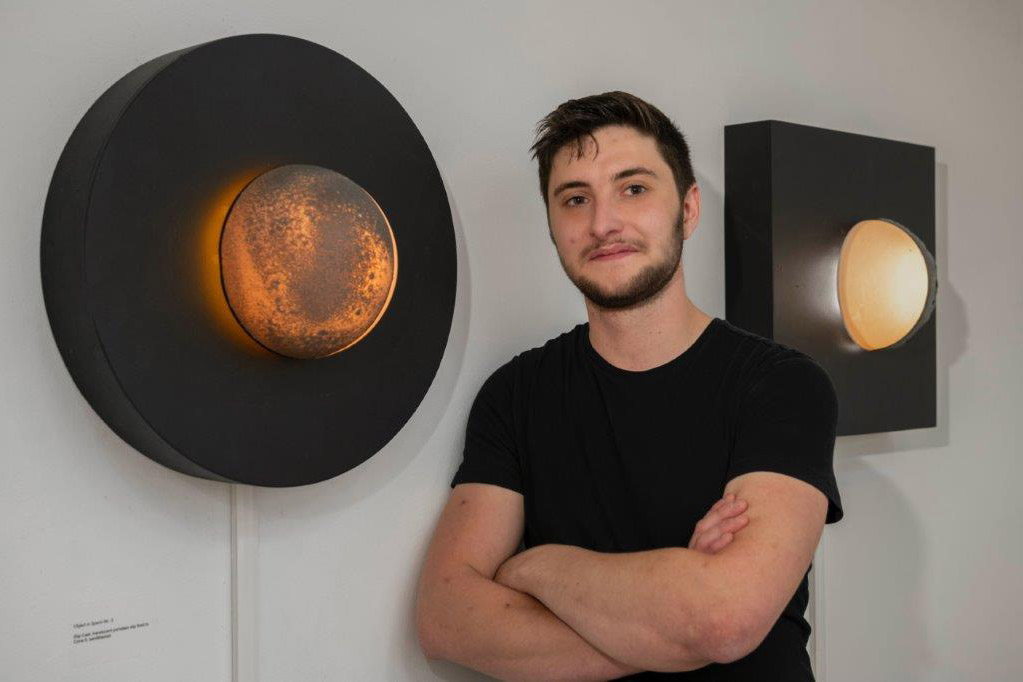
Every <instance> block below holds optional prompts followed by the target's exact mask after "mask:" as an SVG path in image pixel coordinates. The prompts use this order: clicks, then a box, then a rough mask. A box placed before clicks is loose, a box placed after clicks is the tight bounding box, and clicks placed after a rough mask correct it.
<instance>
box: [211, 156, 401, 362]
mask: <svg viewBox="0 0 1023 682" xmlns="http://www.w3.org/2000/svg"><path fill="white" fill-rule="evenodd" d="M220 261H221V275H222V279H223V284H224V292H225V294H226V296H227V300H228V303H229V304H230V306H231V310H232V311H233V312H234V314H235V317H237V319H238V321H239V322H240V323H241V325H242V326H243V327H244V328H245V330H246V331H247V332H248V333H249V335H250V336H252V337H253V338H254V339H255V340H256V341H258V342H259V343H261V344H262V345H264V346H265V347H267V348H269V349H270V350H272V351H274V352H276V353H280V354H281V355H286V356H289V357H293V358H321V357H325V356H328V355H332V354H334V353H338V352H340V351H342V350H344V349H345V348H348V347H350V346H352V345H353V344H355V343H357V342H358V341H359V340H360V339H362V338H363V337H364V336H366V335H367V334H368V333H369V332H370V331H371V330H372V329H373V327H374V326H375V325H376V323H377V322H378V321H379V320H380V318H381V317H382V316H383V314H384V312H385V310H386V309H387V304H388V302H389V301H390V299H391V295H392V293H393V292H394V284H395V280H396V277H397V271H398V256H397V248H396V245H395V242H394V235H393V234H392V232H391V228H390V226H389V224H388V222H387V217H386V216H385V215H384V214H383V212H382V211H381V210H380V207H379V206H378V205H377V203H376V202H375V201H374V200H373V197H371V196H370V195H369V193H367V192H366V191H365V190H363V189H362V187H360V186H359V185H358V184H356V183H355V182H353V181H352V180H350V179H348V178H347V177H345V176H344V175H342V174H341V173H337V172H335V171H332V170H329V169H327V168H321V167H319V166H311V165H303V164H292V165H287V166H279V167H277V168H274V169H273V170H270V171H268V172H266V173H263V174H262V175H260V176H259V177H257V178H256V179H255V180H253V181H252V182H251V183H249V185H248V186H247V187H246V188H245V189H244V190H243V191H242V192H241V194H239V195H238V198H237V199H236V200H235V202H234V205H233V206H232V207H231V211H230V213H229V214H228V216H227V220H226V221H225V223H224V231H223V235H222V237H221V242H220Z"/></svg>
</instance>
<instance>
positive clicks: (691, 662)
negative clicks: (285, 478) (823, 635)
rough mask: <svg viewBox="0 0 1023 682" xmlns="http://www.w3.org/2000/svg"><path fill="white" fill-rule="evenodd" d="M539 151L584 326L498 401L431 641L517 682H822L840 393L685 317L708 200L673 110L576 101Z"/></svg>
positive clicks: (451, 531) (427, 638) (527, 364)
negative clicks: (825, 572)
mask: <svg viewBox="0 0 1023 682" xmlns="http://www.w3.org/2000/svg"><path fill="white" fill-rule="evenodd" d="M532 150H533V152H534V156H535V157H536V158H537V160H538V162H539V174H540V189H541V192H542V194H543V198H544V202H545V204H546V206H547V218H548V226H549V230H550V236H551V240H552V241H553V243H554V245H555V247H556V249H557V252H558V257H559V259H560V261H561V264H562V266H563V268H564V270H565V273H566V274H567V275H568V278H569V279H570V280H571V281H572V282H573V284H575V286H576V287H577V288H578V289H579V290H580V291H581V292H582V294H583V296H584V297H585V303H586V312H587V318H588V322H587V323H584V324H580V325H578V326H576V327H575V328H573V329H572V330H570V331H568V332H565V333H564V334H561V335H560V336H558V337H557V338H554V339H551V340H550V341H548V342H547V343H545V344H544V345H543V346H541V347H537V348H533V349H530V350H527V351H525V352H522V353H520V354H518V355H516V356H515V357H514V358H512V359H511V360H510V361H508V362H507V363H505V364H504V365H502V366H501V367H499V368H498V369H497V370H496V371H495V372H494V373H493V374H492V375H491V376H490V377H489V378H488V379H487V380H486V382H485V383H484V384H483V387H482V388H481V389H480V391H479V394H478V395H477V397H476V400H475V401H474V403H473V406H472V409H471V410H470V414H469V421H468V426H467V429H466V441H465V450H464V454H463V461H462V463H461V466H460V467H459V469H458V471H457V473H456V474H455V477H454V480H453V481H452V483H451V485H452V487H453V490H452V492H451V497H450V499H449V501H448V503H447V505H446V507H445V509H444V511H443V514H442V515H441V519H440V521H439V523H438V526H437V528H436V531H435V533H434V537H433V540H432V543H431V546H430V549H429V551H428V553H427V557H426V562H425V565H424V567H423V572H422V576H421V578H420V584H419V594H418V602H417V621H418V623H417V625H418V631H419V639H420V643H421V646H422V647H423V649H424V651H425V653H426V655H427V656H428V657H430V658H444V659H449V660H452V661H455V662H458V663H461V664H463V665H466V666H469V667H471V668H474V669H476V670H480V671H483V672H485V673H487V674H490V675H492V676H495V677H498V678H502V679H527V680H541V679H559V680H560V679H565V680H569V679H571V680H599V679H612V678H621V677H626V676H634V677H636V678H641V677H643V678H645V677H657V676H662V677H664V676H666V677H673V676H674V677H677V678H680V679H694V680H696V679H698V680H777V681H790V680H792V681H795V680H812V679H813V675H812V673H811V670H810V661H809V658H808V656H807V653H806V648H805V647H806V642H807V639H808V636H809V625H808V624H807V622H806V620H805V618H804V615H803V614H804V612H805V609H806V605H807V599H808V590H807V577H806V576H807V573H808V571H809V568H810V563H811V560H812V558H813V552H814V549H815V548H816V546H817V542H818V540H819V539H820V535H821V532H822V530H823V527H824V524H825V523H826V522H827V523H833V522H835V521H838V520H839V519H841V518H842V515H843V512H842V508H841V500H840V498H839V492H838V487H837V485H836V482H835V477H834V473H833V469H832V452H833V448H834V442H835V426H836V421H837V400H836V396H835V391H834V387H833V385H832V383H831V381H830V379H829V378H828V376H827V374H826V373H825V372H824V370H823V369H821V367H820V366H819V365H818V364H817V363H816V362H814V361H813V360H812V359H811V358H810V357H809V356H807V355H805V354H803V353H801V352H799V351H797V350H795V349H792V348H789V347H786V346H784V345H782V344H779V343H776V342H774V341H771V340H769V339H765V338H762V337H759V336H756V335H754V334H752V333H749V332H747V331H744V330H742V329H739V328H736V327H734V326H733V325H731V324H729V323H728V322H726V321H725V320H722V319H720V318H717V317H714V318H712V317H710V316H709V315H707V314H706V313H704V312H703V311H702V310H700V309H699V308H697V307H696V306H695V305H694V304H693V303H692V301H690V300H689V298H688V296H687V295H686V289H685V281H684V278H683V269H682V266H681V254H682V247H683V243H684V241H685V240H686V239H688V238H689V237H691V236H692V234H693V232H694V231H695V230H696V226H697V224H698V222H699V218H700V191H699V187H698V186H697V184H696V182H695V179H694V176H693V172H692V168H691V166H690V161H689V150H688V146H687V145H686V142H685V140H684V138H683V136H682V134H681V133H680V132H679V131H678V129H677V128H676V127H675V125H674V124H673V123H672V122H671V121H670V119H668V118H667V117H666V116H665V115H664V114H663V113H661V112H660V111H659V110H658V109H657V108H655V107H653V106H651V105H650V104H648V103H646V102H644V101H642V100H640V99H639V98H636V97H634V96H632V95H629V94H628V93H624V92H609V93H604V94H601V95H595V96H591V97H585V98H582V99H577V100H570V101H568V102H565V103H564V104H562V105H561V106H559V107H558V108H557V109H556V110H555V111H553V112H552V113H551V114H549V115H548V116H547V117H545V118H544V119H543V120H542V121H541V122H540V124H539V125H538V127H537V139H536V142H535V144H534V145H533V148H532ZM719 498H720V499H719ZM715 500H717V502H715ZM708 509H709V511H708ZM701 517H703V518H702V519H701ZM520 540H521V541H522V544H523V545H524V547H525V550H524V551H521V552H519V553H515V552H516V549H518V548H519V543H520Z"/></svg>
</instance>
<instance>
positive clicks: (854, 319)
mask: <svg viewBox="0 0 1023 682" xmlns="http://www.w3.org/2000/svg"><path fill="white" fill-rule="evenodd" d="M936 292H937V275H936V272H935V267H934V257H933V256H932V255H931V254H930V252H929V251H928V250H927V247H926V246H924V244H923V242H921V241H920V239H919V238H918V237H917V236H916V235H914V234H913V233H912V232H910V231H909V230H907V229H906V228H905V227H903V226H902V225H900V224H899V223H897V222H895V221H894V220H887V219H881V220H863V221H860V222H858V223H856V224H855V225H854V226H853V228H852V229H851V230H849V234H848V235H846V237H845V240H844V241H843V243H842V251H841V255H840V256H839V261H838V300H839V307H840V308H841V311H842V322H843V323H844V324H845V329H846V331H848V332H849V336H850V337H852V339H853V341H855V342H856V343H857V344H858V345H859V346H860V347H861V348H864V349H866V350H878V349H881V348H890V347H894V346H897V345H899V344H901V343H905V341H906V340H907V339H909V338H910V337H911V336H912V335H913V334H914V333H916V331H917V330H918V329H920V327H922V326H923V325H924V323H925V322H927V320H928V319H930V316H931V313H932V312H933V311H934V301H935V295H936Z"/></svg>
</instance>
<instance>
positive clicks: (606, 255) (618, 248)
mask: <svg viewBox="0 0 1023 682" xmlns="http://www.w3.org/2000/svg"><path fill="white" fill-rule="evenodd" d="M635 251H636V249H634V248H633V247H631V246H629V245H627V244H615V245H613V246H605V247H604V248H602V249H597V250H596V251H594V252H593V253H592V254H590V260H600V261H604V260H617V259H619V258H624V257H625V256H628V255H629V254H630V253H635Z"/></svg>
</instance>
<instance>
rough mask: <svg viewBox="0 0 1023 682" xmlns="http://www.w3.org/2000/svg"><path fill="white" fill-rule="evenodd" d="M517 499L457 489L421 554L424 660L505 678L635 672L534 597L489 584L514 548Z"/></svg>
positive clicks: (520, 519)
mask: <svg viewBox="0 0 1023 682" xmlns="http://www.w3.org/2000/svg"><path fill="white" fill-rule="evenodd" d="M523 525H524V512H523V500H522V495H521V494H520V493H517V492H515V491H513V490H509V489H507V488H502V487H499V486H495V485H488V484H480V483H463V484H459V485H457V486H455V488H454V490H453V491H452V493H451V497H450V498H449V500H448V503H447V505H446V506H445V509H444V512H443V513H442V515H441V518H440V521H439V522H438V524H437V528H436V530H435V531H434V536H433V540H432V542H431V544H430V548H429V550H428V552H427V557H426V562H425V564H424V567H423V570H422V573H421V576H420V581H419V589H418V599H417V609H416V620H417V628H418V635H419V642H420V646H421V648H422V649H423V651H424V653H425V654H426V656H427V657H428V658H443V659H447V660H451V661H454V662H456V663H460V664H462V665H465V666H468V667H470V668H473V669H475V670H479V671H481V672H484V673H486V674H488V675H491V676H493V677H497V678H499V679H506V680H514V679H523V680H527V679H528V680H541V679H543V680H607V679H613V678H616V677H622V676H624V675H627V674H630V673H633V672H638V671H639V670H640V669H641V668H636V667H633V666H629V665H626V664H623V663H621V662H619V661H617V660H615V659H613V658H611V657H609V656H607V655H606V654H604V653H602V652H601V651H600V650H598V649H596V648H594V647H593V646H592V645H591V644H589V643H588V642H587V641H586V640H585V639H583V638H582V637H580V636H579V635H578V634H577V633H576V632H575V631H574V630H573V629H572V628H570V627H569V626H568V625H566V624H565V623H564V622H563V621H561V620H560V619H559V618H558V617H557V616H555V615H554V614H552V613H551V612H550V610H548V609H547V608H546V607H545V606H544V605H543V604H541V603H540V602H539V601H537V600H536V599H535V598H533V597H531V596H529V595H526V594H523V593H521V592H518V591H516V590H514V589H511V588H509V587H506V586H504V585H498V584H497V583H495V582H494V581H493V580H492V578H493V576H494V573H495V572H496V570H497V567H498V566H499V565H500V564H501V563H502V562H503V561H504V560H505V559H507V558H508V557H509V556H510V555H511V554H512V553H513V552H514V551H515V549H516V548H517V547H518V544H519V540H520V539H521V537H522V531H523Z"/></svg>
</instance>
